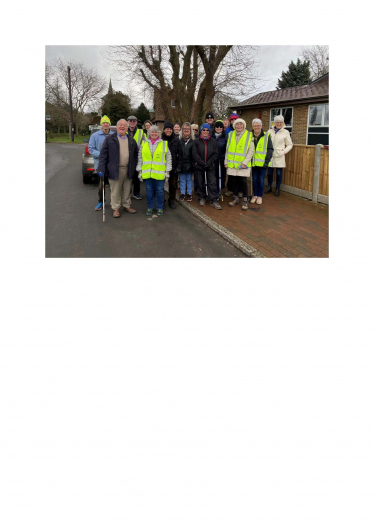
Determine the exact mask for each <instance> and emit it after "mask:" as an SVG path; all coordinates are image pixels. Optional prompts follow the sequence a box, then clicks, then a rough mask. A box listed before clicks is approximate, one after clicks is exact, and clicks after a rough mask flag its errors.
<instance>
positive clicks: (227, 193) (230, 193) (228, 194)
mask: <svg viewBox="0 0 374 529" xmlns="http://www.w3.org/2000/svg"><path fill="white" fill-rule="evenodd" d="M233 194H234V193H233V192H232V191H226V193H225V197H231V195H233Z"/></svg>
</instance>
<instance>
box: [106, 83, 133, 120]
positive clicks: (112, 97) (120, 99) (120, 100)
mask: <svg viewBox="0 0 374 529" xmlns="http://www.w3.org/2000/svg"><path fill="white" fill-rule="evenodd" d="M101 114H102V115H103V116H104V115H105V116H108V117H109V119H110V121H111V122H112V125H115V124H116V123H117V121H118V120H119V119H127V117H128V116H129V115H130V114H131V103H130V98H129V96H128V95H127V94H123V93H122V92H120V91H118V92H113V93H109V92H108V94H107V95H106V96H105V97H104V98H103V106H102V109H101Z"/></svg>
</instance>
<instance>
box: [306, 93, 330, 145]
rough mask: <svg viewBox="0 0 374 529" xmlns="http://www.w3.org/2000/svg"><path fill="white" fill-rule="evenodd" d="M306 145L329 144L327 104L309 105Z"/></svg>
mask: <svg viewBox="0 0 374 529" xmlns="http://www.w3.org/2000/svg"><path fill="white" fill-rule="evenodd" d="M307 143H308V145H317V144H318V143H322V145H328V144H329V104H328V103H322V104H320V105H309V119H308V139H307Z"/></svg>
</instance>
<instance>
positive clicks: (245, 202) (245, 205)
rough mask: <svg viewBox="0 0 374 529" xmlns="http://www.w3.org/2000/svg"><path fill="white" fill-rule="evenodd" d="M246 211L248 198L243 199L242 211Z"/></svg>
mask: <svg viewBox="0 0 374 529" xmlns="http://www.w3.org/2000/svg"><path fill="white" fill-rule="evenodd" d="M247 209H248V198H243V203H242V210H243V211H247Z"/></svg>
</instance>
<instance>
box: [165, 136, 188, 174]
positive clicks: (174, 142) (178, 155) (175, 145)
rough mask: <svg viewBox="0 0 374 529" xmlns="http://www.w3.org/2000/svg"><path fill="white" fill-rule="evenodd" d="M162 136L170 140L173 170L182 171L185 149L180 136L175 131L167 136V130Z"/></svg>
mask: <svg viewBox="0 0 374 529" xmlns="http://www.w3.org/2000/svg"><path fill="white" fill-rule="evenodd" d="M161 138H162V139H163V140H164V141H167V142H168V150H169V151H170V154H171V158H172V168H171V172H176V173H180V172H181V170H182V163H183V149H182V144H181V141H180V139H179V137H178V136H177V135H176V134H175V132H173V134H172V135H171V136H166V134H165V132H163V133H162V136H161Z"/></svg>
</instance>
